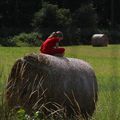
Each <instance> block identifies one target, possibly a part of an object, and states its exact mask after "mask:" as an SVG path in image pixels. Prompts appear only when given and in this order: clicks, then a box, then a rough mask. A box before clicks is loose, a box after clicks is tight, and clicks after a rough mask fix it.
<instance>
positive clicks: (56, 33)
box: [48, 31, 63, 40]
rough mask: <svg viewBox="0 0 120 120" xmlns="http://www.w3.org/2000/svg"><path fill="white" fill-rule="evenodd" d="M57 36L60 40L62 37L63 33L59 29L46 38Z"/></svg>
mask: <svg viewBox="0 0 120 120" xmlns="http://www.w3.org/2000/svg"><path fill="white" fill-rule="evenodd" d="M51 37H59V39H60V40H62V39H63V33H62V32H61V31H57V32H53V33H52V34H51V35H50V36H49V37H48V38H51Z"/></svg>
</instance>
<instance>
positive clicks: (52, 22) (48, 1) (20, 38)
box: [0, 0, 120, 46]
mask: <svg viewBox="0 0 120 120" xmlns="http://www.w3.org/2000/svg"><path fill="white" fill-rule="evenodd" d="M119 6H120V0H116V1H114V0H101V1H98V0H76V1H73V0H64V1H60V0H1V1H0V44H1V45H4V46H9V45H12V46H15V45H17V44H20V43H22V42H26V43H29V44H30V45H32V44H34V45H37V43H39V42H38V41H35V39H36V38H35V35H37V34H39V35H40V36H41V38H42V39H43V40H45V39H46V37H47V36H48V35H49V34H50V33H51V32H53V31H56V30H61V31H63V33H64V38H65V41H63V42H62V43H61V44H62V45H73V44H90V42H91V41H90V40H91V36H92V35H93V34H95V33H105V34H107V35H108V36H109V37H110V43H120V40H119V39H120V33H119V30H120V15H119ZM26 39H27V40H26Z"/></svg>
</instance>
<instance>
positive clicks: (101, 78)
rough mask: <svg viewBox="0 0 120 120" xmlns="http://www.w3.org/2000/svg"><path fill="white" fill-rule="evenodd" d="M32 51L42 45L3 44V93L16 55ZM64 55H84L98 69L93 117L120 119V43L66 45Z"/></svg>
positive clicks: (0, 71)
mask: <svg viewBox="0 0 120 120" xmlns="http://www.w3.org/2000/svg"><path fill="white" fill-rule="evenodd" d="M33 52H35V53H39V48H34V47H13V48H12V47H6V48H5V47H0V97H1V94H2V93H3V91H4V88H5V84H6V81H7V78H8V75H9V73H10V70H11V67H12V65H13V64H14V62H15V61H16V59H18V58H20V57H23V56H24V55H27V54H29V53H33ZM65 56H66V57H74V58H79V59H83V60H85V61H87V62H88V63H90V64H91V66H92V67H93V69H94V70H95V73H96V76H97V81H98V86H99V100H98V102H97V108H96V111H95V113H94V115H93V120H120V114H119V113H120V45H109V46H108V47H92V46H72V47H66V52H65ZM0 100H1V101H2V99H1V98H0Z"/></svg>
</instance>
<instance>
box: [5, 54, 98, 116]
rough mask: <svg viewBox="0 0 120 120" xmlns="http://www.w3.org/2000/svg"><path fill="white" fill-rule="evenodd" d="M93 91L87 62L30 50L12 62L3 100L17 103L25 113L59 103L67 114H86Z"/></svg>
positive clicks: (90, 110) (94, 86)
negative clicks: (29, 52) (34, 52)
mask: <svg viewBox="0 0 120 120" xmlns="http://www.w3.org/2000/svg"><path fill="white" fill-rule="evenodd" d="M97 91H98V88H97V81H96V76H95V73H94V71H93V69H92V67H91V66H90V65H89V64H88V63H86V62H84V61H82V60H79V59H74V58H65V57H56V56H51V55H46V54H39V55H37V54H30V55H27V56H25V57H24V58H22V59H18V60H17V61H16V63H15V64H14V65H13V68H12V70H11V73H10V75H9V78H8V84H7V88H6V100H7V103H8V105H9V106H10V107H11V108H15V107H18V106H21V107H23V108H24V109H25V110H26V112H27V113H29V114H31V112H32V111H36V110H40V109H43V110H44V111H46V110H48V109H49V110H53V109H56V108H57V107H56V106H62V107H63V108H64V109H65V110H66V111H67V113H68V115H74V114H81V115H82V116H84V117H85V118H88V117H89V116H92V114H93V112H94V110H95V104H96V101H97ZM43 106H44V107H43ZM46 113H47V114H48V112H46Z"/></svg>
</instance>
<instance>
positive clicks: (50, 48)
mask: <svg viewBox="0 0 120 120" xmlns="http://www.w3.org/2000/svg"><path fill="white" fill-rule="evenodd" d="M59 41H60V40H59V38H58V37H51V38H47V40H45V42H43V44H42V45H41V49H40V51H41V52H42V53H46V54H51V55H53V54H62V53H64V51H65V49H64V48H55V46H56V43H58V42H59Z"/></svg>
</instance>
